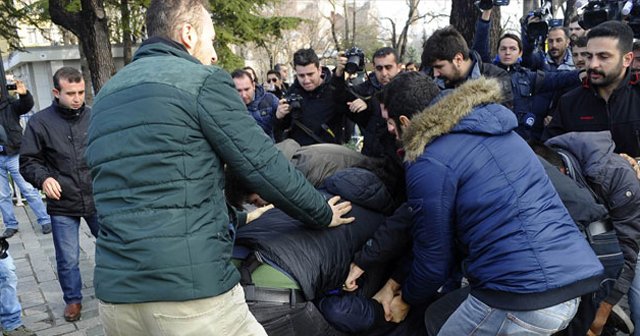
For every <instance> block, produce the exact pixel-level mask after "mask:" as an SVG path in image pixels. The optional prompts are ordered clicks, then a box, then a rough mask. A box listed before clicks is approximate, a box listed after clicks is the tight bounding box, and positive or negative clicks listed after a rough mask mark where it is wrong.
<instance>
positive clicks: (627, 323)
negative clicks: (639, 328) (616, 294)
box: [607, 305, 634, 335]
mask: <svg viewBox="0 0 640 336" xmlns="http://www.w3.org/2000/svg"><path fill="white" fill-rule="evenodd" d="M607 325H611V326H613V327H614V328H616V329H617V330H619V331H620V332H622V333H624V334H629V335H630V334H632V333H633V329H634V326H633V322H631V318H629V315H627V313H626V312H625V311H624V310H623V309H622V308H621V307H620V306H619V305H615V306H613V309H611V314H609V319H608V320H607Z"/></svg>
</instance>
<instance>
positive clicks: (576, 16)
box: [569, 15, 580, 23]
mask: <svg viewBox="0 0 640 336" xmlns="http://www.w3.org/2000/svg"><path fill="white" fill-rule="evenodd" d="M578 21H580V16H578V15H572V16H571V18H569V23H574V22H578Z"/></svg>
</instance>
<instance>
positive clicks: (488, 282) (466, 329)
mask: <svg viewBox="0 0 640 336" xmlns="http://www.w3.org/2000/svg"><path fill="white" fill-rule="evenodd" d="M500 89H501V87H500V85H499V84H498V82H497V81H495V80H489V79H479V80H475V81H468V82H466V83H465V84H463V85H461V86H460V87H458V88H457V89H456V90H454V91H453V92H452V93H451V94H449V95H448V96H446V97H444V98H442V99H441V100H440V101H439V102H438V103H436V104H435V105H433V106H431V107H430V108H428V109H426V110H424V111H423V112H421V113H420V114H417V115H415V116H413V118H411V119H409V118H407V117H406V116H394V115H393V114H392V115H391V118H392V119H393V121H394V123H395V124H396V127H397V132H398V133H399V134H400V135H401V136H402V140H403V145H404V148H405V151H406V155H405V161H406V166H405V167H406V171H407V189H408V199H409V200H408V205H409V207H410V209H411V212H412V217H413V221H414V225H413V227H412V236H413V258H414V260H413V263H412V267H411V271H410V273H409V276H408V278H407V280H406V281H405V283H404V284H403V285H402V288H401V292H400V293H398V295H397V296H396V297H394V299H393V301H392V302H391V305H390V309H391V313H392V315H393V320H394V321H401V320H402V319H403V318H404V317H405V315H406V313H407V311H408V309H409V305H411V306H419V305H420V304H422V303H424V302H426V301H428V300H429V299H431V298H432V297H433V296H434V295H435V294H436V293H437V291H438V289H439V288H440V287H441V286H443V285H444V284H445V282H446V281H447V280H449V279H450V277H451V276H452V275H453V274H454V272H455V270H456V269H457V267H458V266H459V265H462V272H463V274H464V276H465V277H466V278H467V279H468V281H469V284H470V294H469V295H468V296H467V298H466V300H464V301H463V303H462V304H461V305H460V306H459V307H458V309H457V310H456V311H455V312H454V313H453V315H451V316H450V317H449V319H448V320H447V322H446V323H445V324H444V326H443V327H442V329H441V330H440V334H442V335H461V334H469V333H470V332H471V331H472V330H475V331H476V332H477V333H478V335H496V334H504V333H516V332H521V333H522V332H527V329H526V328H524V329H523V327H522V326H521V325H522V323H518V322H514V318H515V319H517V320H519V321H526V322H527V324H528V325H530V326H534V327H535V328H541V329H537V330H538V332H539V330H544V331H543V332H542V333H541V334H549V335H550V334H552V333H554V332H556V331H558V330H562V329H563V328H565V327H566V326H567V324H568V323H569V321H570V320H571V318H572V317H573V316H574V315H575V313H576V310H577V305H578V302H579V299H578V297H579V296H581V295H583V294H586V293H589V292H593V291H595V290H596V289H597V288H598V285H599V282H600V279H601V277H602V272H603V269H602V266H601V265H600V263H599V261H598V259H597V258H596V256H595V254H594V253H593V251H592V250H591V248H590V247H589V245H588V244H587V242H586V241H585V239H584V237H583V236H582V234H581V233H580V232H579V231H578V229H577V228H576V226H575V223H574V222H573V220H572V219H571V218H570V216H569V214H568V213H567V210H566V208H565V207H564V206H563V205H562V203H561V201H560V199H559V197H558V195H557V193H556V192H555V190H554V189H553V186H552V185H551V183H550V182H549V179H548V177H547V176H546V174H545V173H544V169H543V168H542V166H541V164H540V162H539V161H538V160H537V158H536V156H535V155H534V154H533V152H532V151H531V149H530V148H529V147H528V146H527V144H526V143H525V142H524V141H523V140H522V139H521V138H520V137H519V136H517V134H515V133H514V132H513V129H514V128H515V127H516V126H517V121H516V118H515V117H514V115H513V113H512V112H511V111H509V110H507V109H506V108H504V107H503V106H501V105H498V104H497V102H499V101H500V100H501V98H502V95H501V90H500ZM390 112H391V111H390ZM391 113H392V112H391ZM507 153H508V155H507ZM457 256H459V257H457ZM548 314H552V315H554V316H556V318H548V317H547V316H549V315H548Z"/></svg>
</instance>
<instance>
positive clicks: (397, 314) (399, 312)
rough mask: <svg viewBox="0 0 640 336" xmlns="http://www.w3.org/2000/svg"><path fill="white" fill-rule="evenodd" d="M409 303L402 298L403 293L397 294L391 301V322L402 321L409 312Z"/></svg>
mask: <svg viewBox="0 0 640 336" xmlns="http://www.w3.org/2000/svg"><path fill="white" fill-rule="evenodd" d="M409 308H410V307H409V305H408V304H407V303H406V302H404V300H402V293H400V295H396V296H395V297H394V298H393V300H392V301H391V308H390V309H391V322H394V323H400V322H402V321H404V319H405V318H406V317H407V314H409Z"/></svg>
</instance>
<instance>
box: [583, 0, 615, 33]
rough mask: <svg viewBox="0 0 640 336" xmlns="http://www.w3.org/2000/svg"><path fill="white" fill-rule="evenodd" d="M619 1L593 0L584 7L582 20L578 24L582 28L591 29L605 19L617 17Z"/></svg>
mask: <svg viewBox="0 0 640 336" xmlns="http://www.w3.org/2000/svg"><path fill="white" fill-rule="evenodd" d="M617 9H618V3H617V2H615V3H614V2H612V1H607V0H595V1H594V0H591V1H589V3H587V5H586V6H585V7H584V12H583V13H582V20H580V21H578V24H579V25H580V27H582V29H585V30H586V29H591V28H593V27H595V26H597V25H599V24H601V23H603V22H605V21H609V20H613V19H615V17H616V15H617Z"/></svg>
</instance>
